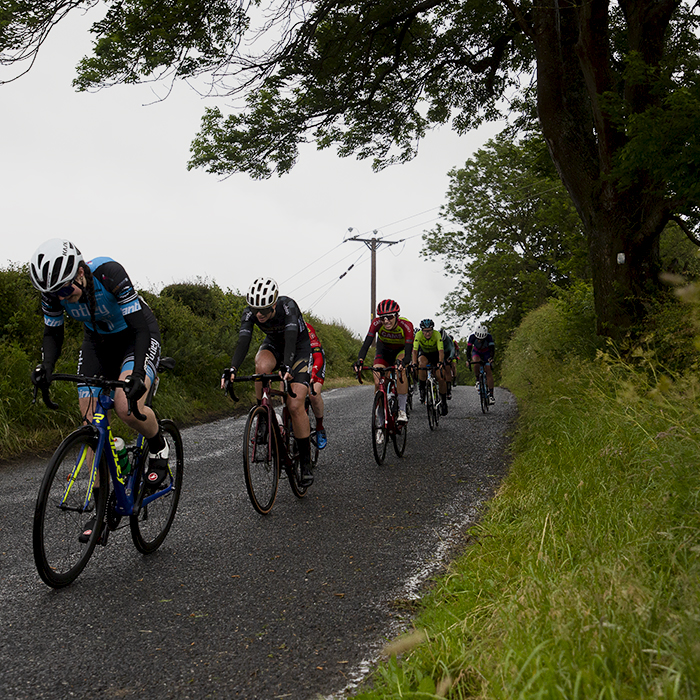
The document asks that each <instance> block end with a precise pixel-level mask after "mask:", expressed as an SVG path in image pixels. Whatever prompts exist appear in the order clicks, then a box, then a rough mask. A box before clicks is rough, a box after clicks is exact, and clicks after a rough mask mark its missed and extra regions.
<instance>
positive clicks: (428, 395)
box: [425, 379, 437, 430]
mask: <svg viewBox="0 0 700 700" xmlns="http://www.w3.org/2000/svg"><path fill="white" fill-rule="evenodd" d="M425 408H426V410H427V411H428V427H429V428H430V429H431V430H435V428H437V423H436V422H435V413H436V412H435V393H434V391H433V381H432V380H431V379H428V382H427V384H426V386H425Z"/></svg>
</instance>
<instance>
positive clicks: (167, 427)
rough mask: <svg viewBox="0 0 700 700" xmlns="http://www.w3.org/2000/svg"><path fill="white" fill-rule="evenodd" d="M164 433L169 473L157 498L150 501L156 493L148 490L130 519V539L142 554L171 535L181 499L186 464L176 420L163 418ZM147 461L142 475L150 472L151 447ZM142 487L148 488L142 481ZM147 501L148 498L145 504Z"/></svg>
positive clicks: (161, 425)
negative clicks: (171, 528)
mask: <svg viewBox="0 0 700 700" xmlns="http://www.w3.org/2000/svg"><path fill="white" fill-rule="evenodd" d="M158 424H159V425H160V430H161V433H162V434H163V437H164V438H165V441H166V442H167V443H168V448H169V456H168V475H167V477H166V478H165V479H164V480H163V482H162V483H161V485H160V486H158V487H156V488H157V491H156V492H155V496H156V497H155V498H153V500H150V501H149V500H148V499H149V498H151V497H152V496H153V495H154V494H152V493H150V492H149V493H145V494H144V495H143V496H142V498H141V507H140V508H139V509H138V511H137V512H136V513H134V515H132V516H130V518H129V525H130V527H131V539H132V540H133V542H134V546H135V547H136V549H138V550H139V552H141V553H143V554H150V553H151V552H155V551H156V549H158V547H160V545H161V544H163V541H164V540H165V538H166V537H167V535H168V532H169V531H170V527H171V525H172V524H173V520H174V519H175V513H176V511H177V504H178V503H179V502H180V492H181V491H182V472H183V469H184V466H185V455H184V450H183V449H182V437H181V436H180V431H179V430H178V428H177V426H176V425H175V423H173V422H172V421H171V420H168V419H164V420H161V421H158ZM144 459H145V464H144V465H143V469H142V470H141V475H142V476H143V474H147V473H148V450H146V453H145V457H144ZM139 488H141V489H144V488H146V484H145V482H143V481H142V482H141V485H140V487H139ZM144 501H146V502H145V503H144Z"/></svg>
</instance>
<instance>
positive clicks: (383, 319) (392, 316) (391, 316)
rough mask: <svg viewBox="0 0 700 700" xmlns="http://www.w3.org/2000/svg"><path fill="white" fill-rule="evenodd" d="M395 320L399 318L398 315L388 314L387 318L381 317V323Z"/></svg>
mask: <svg viewBox="0 0 700 700" xmlns="http://www.w3.org/2000/svg"><path fill="white" fill-rule="evenodd" d="M393 318H398V315H397V314H387V315H386V316H380V317H379V320H380V321H391V319H393Z"/></svg>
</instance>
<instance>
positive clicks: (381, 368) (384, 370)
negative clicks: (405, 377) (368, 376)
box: [356, 365, 398, 384]
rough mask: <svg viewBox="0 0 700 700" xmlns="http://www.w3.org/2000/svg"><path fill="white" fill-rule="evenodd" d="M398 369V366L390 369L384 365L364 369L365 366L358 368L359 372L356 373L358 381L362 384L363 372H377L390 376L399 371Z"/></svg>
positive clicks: (392, 366)
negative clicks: (391, 373)
mask: <svg viewBox="0 0 700 700" xmlns="http://www.w3.org/2000/svg"><path fill="white" fill-rule="evenodd" d="M397 369H398V367H397V365H391V366H390V367H384V366H382V365H377V366H376V367H375V366H371V367H364V366H363V367H358V368H357V371H356V373H357V381H358V382H359V383H360V384H362V373H363V372H377V373H379V374H382V375H384V374H389V373H390V372H394V371H395V370H397Z"/></svg>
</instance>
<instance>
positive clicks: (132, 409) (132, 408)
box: [127, 401, 146, 421]
mask: <svg viewBox="0 0 700 700" xmlns="http://www.w3.org/2000/svg"><path fill="white" fill-rule="evenodd" d="M132 413H133V414H134V415H135V416H136V417H137V418H138V419H139V420H141V421H144V420H146V416H144V415H143V413H141V411H139V405H138V403H137V402H136V401H133V402H132V401H129V408H128V409H127V414H128V415H131V414H132Z"/></svg>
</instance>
